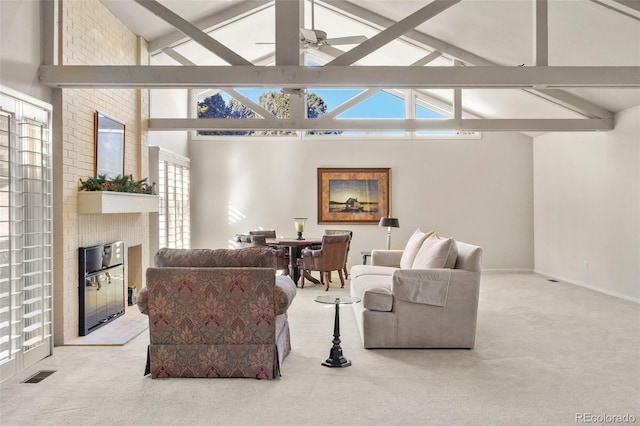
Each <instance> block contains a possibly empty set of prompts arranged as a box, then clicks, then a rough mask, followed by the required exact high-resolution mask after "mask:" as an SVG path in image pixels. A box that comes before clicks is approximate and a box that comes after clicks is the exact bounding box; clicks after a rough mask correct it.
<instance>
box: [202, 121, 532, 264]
mask: <svg viewBox="0 0 640 426" xmlns="http://www.w3.org/2000/svg"><path fill="white" fill-rule="evenodd" d="M190 144H191V145H190V158H191V185H192V186H191V188H192V193H191V194H192V200H191V201H192V210H191V211H192V223H191V226H192V242H193V244H192V245H193V247H210V248H216V247H226V246H227V245H228V240H229V239H230V238H231V237H232V236H233V235H234V234H236V233H240V232H247V231H249V230H252V229H257V228H260V227H262V228H264V229H271V228H274V229H276V231H277V233H278V235H285V236H292V235H294V229H293V221H292V219H291V218H293V217H298V216H299V217H308V218H309V221H308V222H307V231H306V232H305V233H306V234H307V235H314V236H318V235H321V234H322V233H323V232H324V229H328V228H332V229H333V228H335V229H351V230H353V232H354V236H353V242H352V245H351V256H350V259H349V262H350V263H351V264H353V263H358V262H360V261H361V257H360V256H359V253H360V251H363V250H370V249H372V248H384V247H385V244H386V229H384V228H379V227H378V226H377V225H318V224H317V182H316V180H317V179H316V176H317V168H318V167H390V168H391V169H392V171H391V209H392V214H393V215H394V216H396V217H398V218H399V219H400V228H399V229H393V230H392V248H403V247H404V244H405V242H406V240H407V239H408V238H409V236H410V235H411V234H412V233H413V231H414V230H415V229H416V228H418V227H421V228H422V229H424V230H431V229H435V230H437V231H438V232H439V233H440V234H441V235H444V236H453V237H454V238H456V239H458V240H460V241H465V242H469V243H473V244H478V245H480V246H482V247H483V248H484V267H485V268H505V269H511V268H516V269H532V268H533V192H532V187H533V168H532V139H531V138H530V137H527V136H524V135H522V134H519V133H486V134H484V137H483V139H481V140H371V139H368V140H359V141H354V140H342V139H341V140H323V141H300V140H273V139H265V138H261V139H255V140H249V141H247V140H226V141H192V142H190ZM232 216H233V217H232Z"/></svg>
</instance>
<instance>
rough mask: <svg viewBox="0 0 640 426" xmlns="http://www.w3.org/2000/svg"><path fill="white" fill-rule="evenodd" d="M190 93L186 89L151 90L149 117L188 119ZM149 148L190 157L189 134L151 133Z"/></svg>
mask: <svg viewBox="0 0 640 426" xmlns="http://www.w3.org/2000/svg"><path fill="white" fill-rule="evenodd" d="M188 96H189V91H188V90H186V89H152V90H149V116H150V117H153V118H188V107H187V106H188V105H189V99H188ZM149 146H159V147H162V148H165V149H168V150H169V151H171V152H173V153H176V154H178V155H181V156H183V157H188V156H189V134H188V132H149Z"/></svg>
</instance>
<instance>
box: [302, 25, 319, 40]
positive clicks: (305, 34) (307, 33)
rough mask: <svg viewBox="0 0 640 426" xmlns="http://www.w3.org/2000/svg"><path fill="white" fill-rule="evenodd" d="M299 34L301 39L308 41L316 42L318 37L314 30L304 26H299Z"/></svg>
mask: <svg viewBox="0 0 640 426" xmlns="http://www.w3.org/2000/svg"><path fill="white" fill-rule="evenodd" d="M300 36H302V40H303V41H306V42H308V43H317V42H318V37H316V32H315V31H313V30H308V29H306V28H300Z"/></svg>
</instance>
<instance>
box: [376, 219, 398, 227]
mask: <svg viewBox="0 0 640 426" xmlns="http://www.w3.org/2000/svg"><path fill="white" fill-rule="evenodd" d="M378 226H387V227H389V228H400V222H399V221H398V218H397V217H381V218H380V223H378Z"/></svg>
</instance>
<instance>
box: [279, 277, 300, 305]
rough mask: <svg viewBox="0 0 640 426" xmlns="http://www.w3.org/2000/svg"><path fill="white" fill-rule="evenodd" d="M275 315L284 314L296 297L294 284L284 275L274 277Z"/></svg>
mask: <svg viewBox="0 0 640 426" xmlns="http://www.w3.org/2000/svg"><path fill="white" fill-rule="evenodd" d="M275 297H276V315H280V314H284V313H285V312H287V309H289V306H291V302H293V298H294V297H296V284H295V283H294V282H293V280H292V279H291V278H290V277H289V276H286V275H276V292H275Z"/></svg>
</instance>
